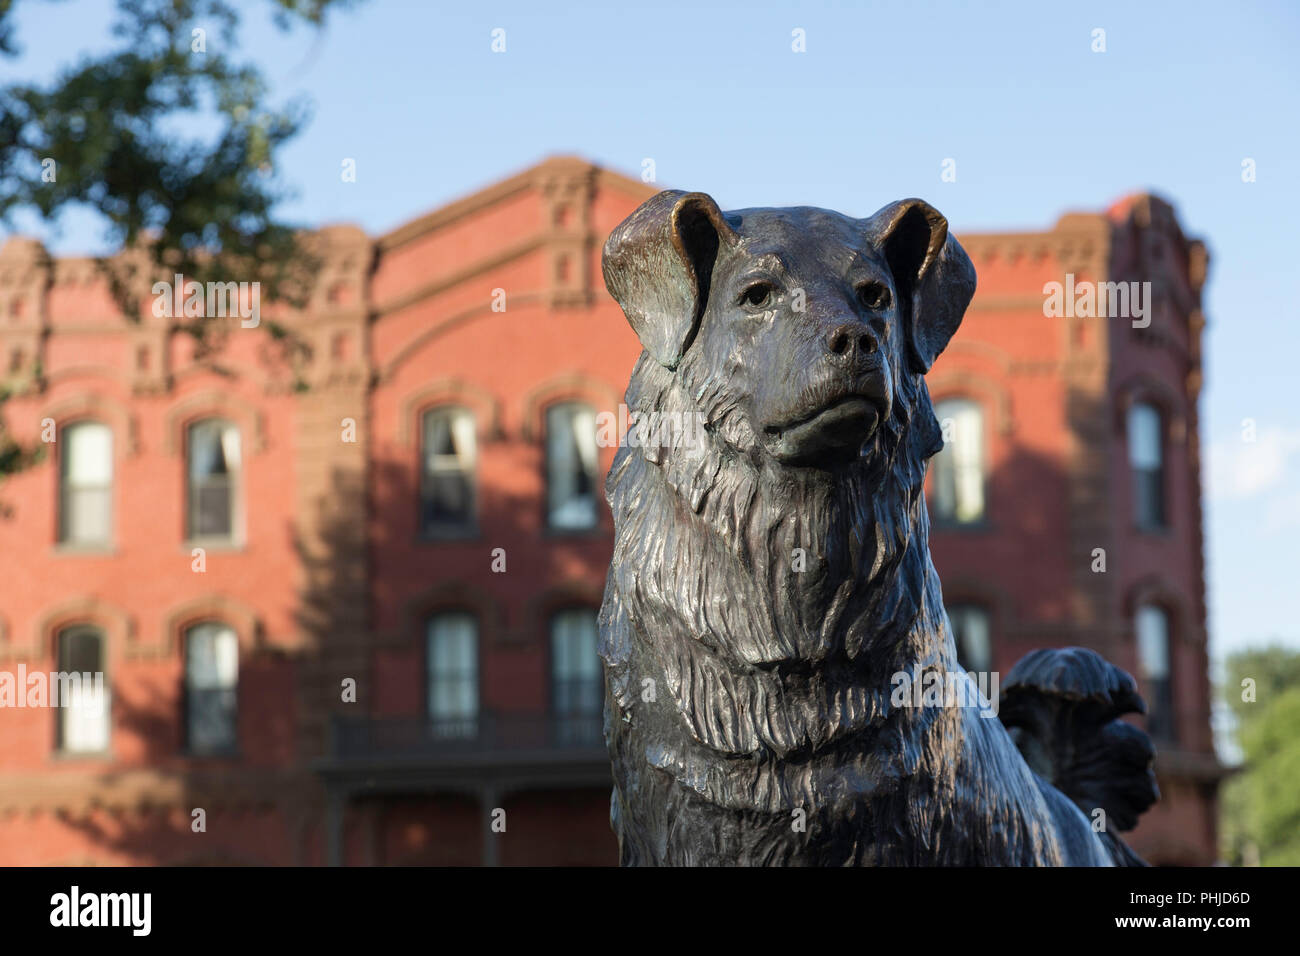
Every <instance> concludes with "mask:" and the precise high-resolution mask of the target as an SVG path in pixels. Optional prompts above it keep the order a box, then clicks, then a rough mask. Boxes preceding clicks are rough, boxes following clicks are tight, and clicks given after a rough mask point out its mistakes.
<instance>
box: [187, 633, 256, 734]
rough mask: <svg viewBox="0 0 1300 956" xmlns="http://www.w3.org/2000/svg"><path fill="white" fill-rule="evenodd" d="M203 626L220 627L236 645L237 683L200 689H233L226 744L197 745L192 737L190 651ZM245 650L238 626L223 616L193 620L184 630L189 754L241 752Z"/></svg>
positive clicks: (192, 689)
mask: <svg viewBox="0 0 1300 956" xmlns="http://www.w3.org/2000/svg"><path fill="white" fill-rule="evenodd" d="M200 628H220V629H221V630H222V631H224V632H225V633H228V634H229V635H230V637H231V639H232V640H233V641H234V645H235V681H234V685H233V686H232V687H231V688H223V687H212V688H201V689H202V690H210V691H220V690H231V691H233V695H232V696H233V698H234V700H233V703H232V705H231V708H230V709H231V720H230V730H231V733H230V742H229V743H228V744H227V745H225V746H217V747H212V748H196V747H195V746H194V738H193V726H194V725H193V714H192V712H191V704H192V703H193V698H192V694H193V692H194V690H195V688H194V687H193V685H192V684H191V682H190V653H191V646H192V645H191V640H192V639H193V638H194V636H195V632H196V631H197V630H199V629H200ZM242 651H243V648H242V647H241V646H240V641H239V632H238V631H237V630H236V629H235V627H234V626H233V625H231V624H230V623H229V622H227V621H224V620H221V619H220V618H203V619H201V620H195V621H192V622H191V623H189V624H187V625H185V628H184V630H183V631H182V642H181V750H182V752H183V753H185V754H186V755H187V756H190V757H232V756H237V755H238V754H239V753H240V743H241V741H240V733H239V718H240V710H241V708H240V705H239V698H240V690H239V689H240V684H241V683H242V681H241V680H240V676H241V672H242V671H243V666H242V665H243V661H242V657H243V653H242Z"/></svg>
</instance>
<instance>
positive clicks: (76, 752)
mask: <svg viewBox="0 0 1300 956" xmlns="http://www.w3.org/2000/svg"><path fill="white" fill-rule="evenodd" d="M77 633H80V634H87V633H91V634H94V635H95V636H96V638H97V639H98V641H99V666H100V671H101V672H102V673H103V675H104V714H103V720H104V745H103V746H102V747H98V748H95V749H89V748H87V749H72V748H70V747H69V746H68V745H67V730H66V728H65V726H64V721H65V720H66V719H67V714H68V710H67V708H66V706H65V704H64V702H63V701H62V699H60V702H59V706H58V707H55V708H53V710H54V750H53V753H54V756H55V757H56V758H57V759H59V760H95V759H105V758H110V757H111V756H112V751H113V685H112V682H111V681H110V680H109V670H108V629H107V628H105V627H104V626H103V625H101V624H99V623H97V622H96V621H86V620H81V621H68V622H66V623H63V624H60V625H59V626H58V628H57V629H56V630H55V631H54V669H55V672H57V673H71V672H72V671H71V669H70V668H65V666H64V664H65V659H64V649H63V641H64V639H65V638H67V637H68V636H69V635H72V634H77Z"/></svg>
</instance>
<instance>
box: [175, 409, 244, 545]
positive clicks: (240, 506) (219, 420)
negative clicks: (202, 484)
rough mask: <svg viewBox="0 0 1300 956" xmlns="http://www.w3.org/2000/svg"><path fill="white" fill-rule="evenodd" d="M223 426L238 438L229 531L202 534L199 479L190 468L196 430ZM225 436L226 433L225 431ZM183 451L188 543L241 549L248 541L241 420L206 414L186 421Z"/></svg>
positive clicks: (230, 491) (230, 483)
mask: <svg viewBox="0 0 1300 956" xmlns="http://www.w3.org/2000/svg"><path fill="white" fill-rule="evenodd" d="M213 424H216V425H222V426H225V427H227V428H231V429H233V430H234V432H235V436H236V438H237V439H238V441H239V464H238V465H237V466H236V468H235V470H234V472H233V473H231V472H229V471H228V472H227V475H228V478H227V483H228V489H227V490H228V494H229V499H230V500H229V511H230V532H229V534H224V535H222V534H211V533H204V534H199V533H196V531H195V508H196V498H195V488H196V479H195V477H194V475H193V469H192V468H191V461H192V460H193V454H194V431H195V429H197V428H199V427H201V426H204V425H213ZM222 435H223V437H224V432H222ZM182 448H183V453H182V455H181V462H182V468H183V469H184V472H183V474H184V483H185V490H184V495H185V511H184V518H183V520H184V522H185V526H184V529H183V530H184V537H183V540H184V541H185V542H186V543H187V544H194V545H204V546H208V547H211V546H218V547H221V546H224V547H227V548H240V547H243V545H244V543H245V538H244V530H245V523H244V461H245V450H244V429H243V428H242V427H240V425H239V423H238V422H236V421H233V420H232V419H229V418H226V417H224V416H222V415H204V416H202V417H199V418H192V419H190V420H189V421H188V422H186V423H185V426H184V441H183V443H182Z"/></svg>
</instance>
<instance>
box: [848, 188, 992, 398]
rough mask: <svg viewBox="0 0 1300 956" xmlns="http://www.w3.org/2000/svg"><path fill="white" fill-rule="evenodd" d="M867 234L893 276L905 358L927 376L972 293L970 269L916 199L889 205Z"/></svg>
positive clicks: (943, 222)
mask: <svg viewBox="0 0 1300 956" xmlns="http://www.w3.org/2000/svg"><path fill="white" fill-rule="evenodd" d="M867 235H868V237H869V238H870V239H871V241H872V242H874V243H875V244H876V247H877V248H878V249H880V250H881V252H883V253H884V256H885V259H886V261H887V262H888V263H889V268H890V271H891V272H892V273H893V275H894V286H895V288H896V289H897V290H898V298H899V308H900V311H901V313H902V315H903V320H904V324H905V327H906V334H907V345H908V357H909V358H910V360H911V362H912V364H913V365H914V366H915V368H916V370H917V371H918V372H921V373H925V372H928V371H929V370H930V366H931V365H933V364H934V360H935V359H936V358H938V357H939V353H940V352H942V351H943V350H944V346H946V345H947V344H948V340H949V339H951V338H952V336H953V333H954V332H956V331H957V326H958V325H960V324H961V317H962V315H963V314H964V313H965V312H966V306H968V305H969V304H970V300H971V296H973V295H974V294H975V267H974V266H973V265H972V264H971V261H970V257H969V256H967V255H966V250H964V249H963V248H962V247H961V244H960V243H958V242H957V240H956V239H954V238H953V237H952V236H950V235H949V234H948V220H947V219H945V218H944V217H943V214H942V213H940V212H939V210H937V209H935V208H934V207H933V206H931V205H930V204H929V203H927V202H923V201H922V200H920V199H903V200H900V201H898V202H896V203H890V204H889V205H888V206H886V207H885V208H884V209H882V210H880V211H879V212H878V213H876V214H875V215H874V216H872V217H871V218H870V219H868V220H867Z"/></svg>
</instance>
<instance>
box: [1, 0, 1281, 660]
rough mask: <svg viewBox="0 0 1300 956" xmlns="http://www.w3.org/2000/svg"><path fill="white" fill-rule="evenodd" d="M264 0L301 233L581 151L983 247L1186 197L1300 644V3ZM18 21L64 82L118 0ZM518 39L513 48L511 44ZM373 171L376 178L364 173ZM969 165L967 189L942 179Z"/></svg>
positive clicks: (1250, 618)
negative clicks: (933, 230) (288, 0)
mask: <svg viewBox="0 0 1300 956" xmlns="http://www.w3.org/2000/svg"><path fill="white" fill-rule="evenodd" d="M242 6H243V7H244V8H245V9H246V10H247V11H248V13H247V15H246V18H245V22H244V25H243V29H242V30H241V47H240V49H239V50H237V51H234V52H235V53H236V54H237V55H240V56H246V57H249V58H253V59H255V60H256V61H258V62H259V63H260V65H261V66H262V68H263V70H264V72H265V74H266V76H267V78H268V79H269V80H270V82H271V83H272V84H273V88H274V91H275V94H276V96H277V97H286V98H287V97H289V96H292V95H295V94H302V95H306V96H307V97H309V98H310V99H311V100H312V101H314V104H315V108H314V115H313V119H312V121H311V122H310V124H309V125H308V127H307V129H306V131H305V132H304V133H303V134H302V135H301V137H300V138H298V139H297V140H295V141H294V142H293V143H292V144H291V145H290V146H289V147H288V148H287V149H286V150H285V151H284V154H283V156H282V157H281V159H280V162H279V166H278V175H279V176H280V177H281V178H282V179H283V181H284V182H285V183H286V184H287V185H289V186H290V187H292V188H293V189H294V190H295V192H296V194H297V195H296V198H295V199H293V200H292V201H291V202H289V203H287V204H286V205H285V206H284V209H283V212H284V214H285V215H286V216H288V217H290V218H293V219H296V220H298V221H301V222H304V223H307V224H313V225H315V224H321V223H325V222H337V221H351V222H356V223H358V224H360V225H361V226H362V227H364V228H365V229H366V230H368V231H370V232H372V233H376V232H382V231H385V230H387V229H390V228H392V227H394V226H396V225H398V224H400V223H402V222H404V221H406V220H408V219H411V218H413V217H414V216H416V215H417V214H419V213H421V212H424V211H427V210H429V209H432V208H435V207H437V206H440V205H442V204H444V203H446V202H447V201H449V200H451V199H454V198H456V197H458V196H461V195H464V194H467V193H470V192H473V191H475V190H476V189H478V188H480V187H482V186H485V185H488V184H490V183H491V182H493V181H495V180H497V179H499V178H501V177H503V176H505V175H508V174H510V173H512V172H515V171H517V170H519V169H522V168H525V167H527V166H529V165H531V164H533V163H534V162H536V161H537V160H539V159H540V158H542V157H543V156H545V155H548V154H554V153H574V154H579V155H582V156H584V157H587V158H589V159H592V160H594V161H597V162H599V163H601V164H603V165H606V166H609V167H612V168H615V169H619V170H623V171H626V172H629V173H632V174H634V175H635V174H639V171H640V169H641V166H642V161H643V160H644V159H646V158H651V159H653V160H654V162H655V165H656V169H657V178H658V181H659V182H660V183H661V184H664V185H665V186H681V187H686V188H691V189H702V190H705V191H707V192H710V193H712V194H713V195H714V196H715V197H716V198H717V199H718V201H719V202H720V204H721V205H722V206H723V208H728V207H739V206H746V205H780V204H786V203H807V204H813V205H821V206H828V207H832V208H836V209H840V210H843V211H845V212H849V213H853V214H857V215H866V214H868V213H870V212H872V211H874V210H875V209H877V208H879V207H880V206H882V205H884V204H885V203H887V202H889V201H891V200H893V199H897V198H900V197H903V196H912V195H917V196H922V197H924V198H926V199H928V200H930V201H931V202H932V203H934V204H935V205H936V206H938V207H939V208H940V209H941V210H943V212H944V213H945V214H946V215H947V216H948V218H949V220H950V221H951V222H952V224H953V227H954V229H955V230H957V231H958V232H962V231H966V232H971V231H981V230H1003V229H1041V228H1046V227H1048V226H1050V225H1051V224H1052V223H1053V222H1054V221H1055V219H1056V218H1057V217H1058V216H1059V215H1060V214H1061V213H1062V212H1063V211H1065V210H1067V209H1072V208H1073V209H1090V210H1096V209H1101V208H1104V207H1105V206H1106V205H1107V204H1108V203H1109V202H1110V201H1112V200H1114V199H1115V198H1117V197H1119V196H1121V195H1124V194H1126V193H1129V192H1132V191H1135V190H1143V189H1150V190H1154V191H1156V192H1158V193H1160V194H1162V195H1163V196H1165V197H1166V198H1168V199H1169V200H1171V201H1172V202H1173V203H1174V205H1175V206H1176V208H1177V210H1178V213H1179V215H1180V217H1181V220H1182V223H1183V226H1184V229H1185V230H1186V231H1187V232H1188V233H1189V234H1190V235H1193V236H1200V237H1203V238H1204V239H1205V240H1206V241H1207V242H1208V244H1209V247H1210V251H1211V255H1212V263H1211V271H1210V279H1209V283H1208V287H1207V290H1206V293H1207V297H1206V303H1205V306H1206V308H1205V312H1206V315H1207V318H1208V320H1209V327H1208V332H1207V342H1206V346H1207V348H1206V360H1205V366H1206V368H1205V371H1206V390H1205V393H1204V396H1203V399H1202V439H1203V442H1204V445H1205V449H1206V482H1207V529H1206V530H1207V544H1208V555H1207V560H1208V574H1209V584H1210V626H1211V640H1212V649H1213V652H1214V654H1215V656H1216V658H1219V657H1222V655H1223V654H1224V653H1226V652H1228V651H1231V650H1233V649H1235V648H1239V647H1242V646H1244V645H1248V644H1255V643H1260V642H1263V641H1267V640H1269V639H1277V640H1280V641H1283V642H1284V643H1287V644H1289V645H1291V646H1294V647H1300V586H1297V583H1296V581H1295V580H1294V579H1295V576H1296V571H1297V569H1298V568H1300V560H1297V552H1298V551H1300V549H1298V548H1297V546H1296V543H1295V542H1296V539H1297V537H1298V536H1300V411H1298V410H1297V405H1298V399H1297V395H1296V383H1297V375H1296V360H1295V356H1296V355H1297V354H1300V321H1297V309H1296V304H1295V303H1296V296H1295V294H1294V284H1295V282H1296V280H1297V276H1300V270H1298V269H1297V268H1296V267H1295V261H1296V257H1297V254H1298V253H1300V248H1298V246H1300V244H1298V243H1297V242H1296V239H1295V235H1296V233H1295V229H1296V225H1295V224H1296V222H1297V219H1300V122H1298V121H1300V108H1298V107H1300V102H1298V101H1300V97H1298V96H1297V92H1298V91H1300V56H1297V55H1296V50H1297V48H1300V12H1298V9H1300V8H1298V7H1297V5H1294V4H1288V3H1283V2H1279V3H1230V4H1229V3H1217V4H1207V3H1198V2H1179V3H1167V4H1157V3H1142V4H1139V3H1133V2H1131V0H1130V2H1124V3H1079V4H1069V3H1042V2H1041V0H1040V2H1027V3H1012V2H996V0H990V2H981V3H936V2H926V0H893V2H881V3H872V4H865V3H848V2H841V3H816V2H807V0H800V2H792V3H783V4H779V3H766V2H761V0H746V2H743V3H742V2H735V3H720V2H705V0H697V2H692V3H672V2H656V3H654V4H641V5H636V6H632V5H629V4H617V3H567V4H555V5H543V4H537V3H527V2H524V3H500V2H484V3H477V2H476V3H464V4H455V5H453V4H445V3H431V2H430V3H425V2H398V0H369V2H366V3H363V4H361V5H360V6H358V7H357V8H356V9H355V10H352V11H350V12H344V13H341V14H337V15H335V16H333V17H332V19H331V21H330V23H329V25H328V27H327V28H326V30H325V32H324V33H323V34H321V35H319V36H318V35H315V34H313V33H311V32H309V31H298V32H295V33H291V34H288V35H285V34H281V33H279V32H277V31H275V30H274V29H273V28H271V27H270V25H269V20H267V18H266V17H265V10H266V9H267V7H268V6H269V5H268V4H266V3H262V2H253V0H246V2H244V3H243V4H242ZM552 6H554V7H563V11H562V12H561V11H559V10H552V9H547V8H548V7H552ZM17 10H18V17H17V22H18V28H19V39H20V41H21V42H22V43H23V44H24V46H25V48H26V49H25V53H24V55H23V56H22V57H20V58H18V59H17V60H13V61H0V82H6V81H8V80H10V79H13V78H23V79H27V80H30V79H32V78H37V79H43V78H49V77H51V76H53V75H54V72H55V71H56V70H57V69H58V68H59V67H60V66H64V65H67V64H70V63H71V62H73V61H74V60H75V58H76V56H77V55H78V53H80V52H81V51H85V50H92V49H99V48H102V47H103V46H105V45H106V44H107V43H108V39H107V38H108V30H107V27H108V24H109V23H110V21H111V18H112V13H113V7H112V4H111V3H110V2H109V0H66V2H62V3H50V2H48V0H18V4H17ZM498 27H499V28H503V29H505V31H506V33H505V38H506V52H505V53H504V54H494V53H492V52H491V49H490V44H491V32H492V30H493V29H494V28H498ZM1096 28H1101V29H1104V30H1105V40H1106V51H1105V52H1104V53H1094V52H1093V51H1092V48H1091V47H1092V44H1093V37H1092V32H1093V30H1094V29H1096ZM795 29H802V30H803V31H805V35H806V52H804V53H795V52H793V51H792V49H791V43H792V31H794V30H795ZM209 42H210V43H212V42H214V41H213V40H212V39H211V38H210V40H209ZM345 157H351V158H354V159H356V161H357V182H355V183H344V182H342V181H341V177H340V175H339V172H340V164H341V162H342V160H343V158H345ZM946 158H952V159H955V160H956V170H957V178H956V181H955V182H941V181H940V167H941V163H942V162H943V160H944V159H946ZM1245 158H1251V159H1254V160H1255V163H1256V169H1257V180H1256V181H1255V182H1253V183H1243V182H1242V178H1241V163H1242V160H1243V159H1245ZM24 231H27V232H31V233H34V234H37V235H40V236H41V237H42V238H43V239H45V240H46V241H47V244H48V245H49V246H50V247H51V249H52V250H54V251H56V252H60V253H74V252H88V251H102V250H103V249H104V245H103V242H102V241H101V236H100V230H99V227H98V225H97V224H96V223H95V222H94V220H92V219H90V218H89V217H88V216H80V215H71V216H69V217H67V218H66V219H65V221H64V223H63V225H62V230H61V233H60V234H58V235H56V234H53V233H51V232H49V231H48V230H47V229H44V228H39V229H38V228H35V227H34V226H32V227H30V228H27V227H25V228H24ZM1245 419H1252V420H1253V421H1254V422H1255V426H1256V429H1257V436H1258V437H1257V440H1256V441H1255V442H1254V443H1253V444H1250V443H1246V442H1244V441H1242V437H1241V436H1242V422H1243V420H1245Z"/></svg>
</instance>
